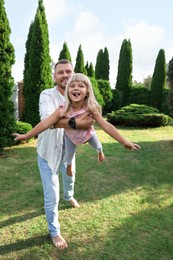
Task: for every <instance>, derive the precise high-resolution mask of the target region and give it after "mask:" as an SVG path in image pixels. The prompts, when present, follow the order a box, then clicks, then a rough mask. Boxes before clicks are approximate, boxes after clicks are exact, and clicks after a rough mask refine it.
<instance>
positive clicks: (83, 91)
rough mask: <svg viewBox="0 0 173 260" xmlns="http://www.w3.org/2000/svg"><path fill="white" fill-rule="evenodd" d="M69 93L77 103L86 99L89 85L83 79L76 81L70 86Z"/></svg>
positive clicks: (71, 98)
mask: <svg viewBox="0 0 173 260" xmlns="http://www.w3.org/2000/svg"><path fill="white" fill-rule="evenodd" d="M68 95H69V98H70V100H71V101H73V102H75V103H78V102H81V101H84V100H85V98H86V96H87V95H88V87H87V86H86V85H85V83H83V82H81V81H80V82H79V81H74V82H72V83H71V84H70V86H69V89H68Z"/></svg>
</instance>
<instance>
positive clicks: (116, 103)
mask: <svg viewBox="0 0 173 260" xmlns="http://www.w3.org/2000/svg"><path fill="white" fill-rule="evenodd" d="M121 104H122V92H121V91H119V90H118V89H112V100H111V103H110V107H109V112H111V111H116V110H118V109H120V108H121Z"/></svg>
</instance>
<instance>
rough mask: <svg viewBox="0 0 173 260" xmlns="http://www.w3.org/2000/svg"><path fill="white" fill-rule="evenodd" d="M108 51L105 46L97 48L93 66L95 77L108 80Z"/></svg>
mask: <svg viewBox="0 0 173 260" xmlns="http://www.w3.org/2000/svg"><path fill="white" fill-rule="evenodd" d="M109 69H110V65H109V53H108V49H107V48H106V47H105V48H104V50H102V49H101V50H99V52H98V54H97V58H96V66H95V78H96V79H103V80H109Z"/></svg>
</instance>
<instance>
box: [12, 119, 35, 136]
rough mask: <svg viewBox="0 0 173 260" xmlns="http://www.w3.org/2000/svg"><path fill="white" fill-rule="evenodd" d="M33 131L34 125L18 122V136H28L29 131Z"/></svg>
mask: <svg viewBox="0 0 173 260" xmlns="http://www.w3.org/2000/svg"><path fill="white" fill-rule="evenodd" d="M31 129H32V125H31V124H29V123H25V122H21V121H16V132H17V133H18V134H26V133H27V132H28V131H30V130H31Z"/></svg>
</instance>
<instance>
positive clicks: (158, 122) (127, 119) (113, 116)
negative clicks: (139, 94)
mask: <svg viewBox="0 0 173 260" xmlns="http://www.w3.org/2000/svg"><path fill="white" fill-rule="evenodd" d="M107 120H108V122H110V123H111V124H113V125H126V126H143V127H159V126H165V125H167V124H168V123H170V122H171V121H172V118H171V117H169V116H168V115H165V114H161V113H159V110H158V109H157V108H153V107H149V106H146V105H138V104H131V105H129V106H125V107H122V108H121V109H119V110H117V111H116V112H114V111H113V112H112V113H109V114H107Z"/></svg>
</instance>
